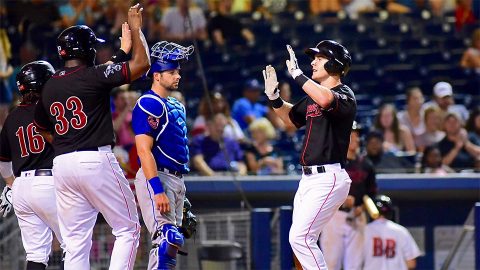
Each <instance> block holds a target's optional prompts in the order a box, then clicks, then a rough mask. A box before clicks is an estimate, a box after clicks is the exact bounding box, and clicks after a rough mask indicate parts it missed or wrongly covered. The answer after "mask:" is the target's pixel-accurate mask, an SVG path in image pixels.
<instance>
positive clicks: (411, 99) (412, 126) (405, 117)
mask: <svg viewBox="0 0 480 270" xmlns="http://www.w3.org/2000/svg"><path fill="white" fill-rule="evenodd" d="M406 94H407V107H406V110H404V111H400V112H399V113H398V114H397V117H398V121H399V123H400V124H402V125H404V126H406V127H407V128H408V129H409V130H410V132H411V133H412V136H413V140H414V142H415V146H416V147H417V148H418V145H419V140H420V135H422V134H423V133H425V122H424V120H423V111H422V105H423V103H424V101H425V99H424V98H423V93H422V90H421V89H420V88H418V87H413V88H410V89H408V90H407V93H406Z"/></svg>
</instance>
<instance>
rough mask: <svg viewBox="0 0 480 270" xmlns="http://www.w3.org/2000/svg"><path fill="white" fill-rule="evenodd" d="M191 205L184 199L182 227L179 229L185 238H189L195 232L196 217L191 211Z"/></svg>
mask: <svg viewBox="0 0 480 270" xmlns="http://www.w3.org/2000/svg"><path fill="white" fill-rule="evenodd" d="M191 208H192V204H191V203H190V201H189V200H188V199H187V197H185V199H184V201H183V219H182V226H181V227H180V232H181V233H182V234H183V235H184V236H185V238H187V239H188V238H191V237H192V235H194V234H195V233H196V232H197V216H195V215H194V214H193V213H192V211H190V210H191Z"/></svg>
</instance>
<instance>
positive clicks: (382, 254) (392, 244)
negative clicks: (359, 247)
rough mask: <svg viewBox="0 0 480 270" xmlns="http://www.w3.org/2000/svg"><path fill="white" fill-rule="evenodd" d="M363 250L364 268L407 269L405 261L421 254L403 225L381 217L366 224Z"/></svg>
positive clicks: (381, 269) (368, 269) (383, 269)
mask: <svg viewBox="0 0 480 270" xmlns="http://www.w3.org/2000/svg"><path fill="white" fill-rule="evenodd" d="M363 251H364V257H363V259H364V266H363V269H365V270H407V269H408V268H407V264H406V261H408V260H412V259H415V258H417V257H418V256H420V255H421V252H420V250H419V248H418V246H417V244H416V243H415V240H414V239H413V237H412V235H411V234H410V233H409V232H408V230H407V229H406V228H405V227H403V226H401V225H399V224H397V223H395V222H393V221H390V220H387V219H385V218H382V217H381V218H379V219H377V220H375V221H373V222H371V223H369V224H368V225H367V227H366V229H365V243H364V249H363Z"/></svg>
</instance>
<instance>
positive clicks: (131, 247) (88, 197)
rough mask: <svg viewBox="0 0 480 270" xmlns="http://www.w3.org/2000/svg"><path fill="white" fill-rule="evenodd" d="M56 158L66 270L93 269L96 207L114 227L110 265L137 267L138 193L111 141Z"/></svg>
mask: <svg viewBox="0 0 480 270" xmlns="http://www.w3.org/2000/svg"><path fill="white" fill-rule="evenodd" d="M98 149H99V150H98V151H79V152H72V153H67V154H63V155H59V156H57V157H56V158H55V159H54V160H53V170H54V178H55V188H56V194H57V208H58V215H59V223H60V231H61V233H62V236H63V239H64V241H65V244H66V249H67V254H66V256H65V270H89V269H90V261H89V258H90V249H91V247H92V233H93V227H94V226H95V221H96V220H97V215H98V212H100V213H102V215H103V217H104V218H105V220H106V221H107V223H108V224H109V225H110V227H112V234H113V235H114V236H115V238H116V240H115V243H114V247H113V251H112V255H111V259H110V267H109V269H110V270H128V269H133V265H134V263H135V256H136V253H137V247H138V243H139V236H140V224H139V221H138V214H137V207H136V205H135V198H134V195H133V192H132V190H131V189H130V186H129V183H128V180H127V179H126V178H125V176H124V174H123V171H122V169H121V168H120V165H119V163H118V161H117V159H116V158H115V156H114V154H113V153H112V151H111V147H110V146H102V147H99V148H98Z"/></svg>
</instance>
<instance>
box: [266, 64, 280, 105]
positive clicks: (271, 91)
mask: <svg viewBox="0 0 480 270" xmlns="http://www.w3.org/2000/svg"><path fill="white" fill-rule="evenodd" d="M262 72H263V79H264V80H265V95H267V97H268V99H270V100H275V99H277V98H279V97H280V90H279V89H278V80H277V73H276V72H275V68H274V67H272V66H271V65H268V66H266V67H265V69H264V70H262Z"/></svg>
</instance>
